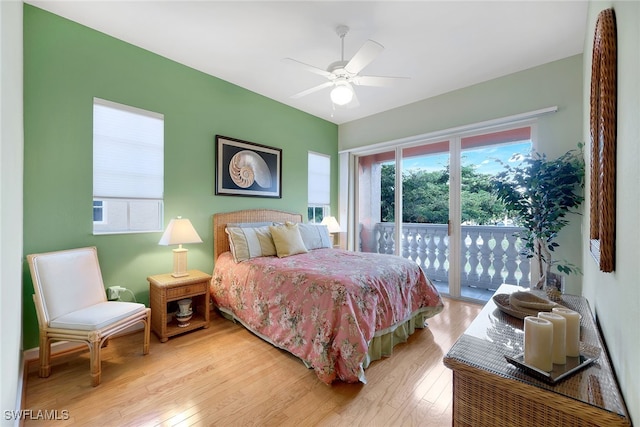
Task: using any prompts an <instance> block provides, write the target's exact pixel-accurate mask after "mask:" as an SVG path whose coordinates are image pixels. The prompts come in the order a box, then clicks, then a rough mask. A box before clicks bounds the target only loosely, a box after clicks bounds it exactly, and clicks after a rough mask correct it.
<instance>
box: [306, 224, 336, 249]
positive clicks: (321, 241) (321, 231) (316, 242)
mask: <svg viewBox="0 0 640 427" xmlns="http://www.w3.org/2000/svg"><path fill="white" fill-rule="evenodd" d="M298 229H299V230H300V236H302V241H303V242H304V246H305V247H306V248H307V249H308V250H313V249H321V248H330V247H332V246H333V245H332V243H331V237H330V236H329V229H328V228H327V226H326V225H321V224H298Z"/></svg>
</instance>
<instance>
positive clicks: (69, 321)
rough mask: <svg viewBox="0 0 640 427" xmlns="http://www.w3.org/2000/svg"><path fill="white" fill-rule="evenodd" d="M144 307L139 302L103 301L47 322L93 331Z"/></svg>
mask: <svg viewBox="0 0 640 427" xmlns="http://www.w3.org/2000/svg"><path fill="white" fill-rule="evenodd" d="M145 309H146V308H145V305H144V304H140V303H135V302H123V301H105V302H101V303H98V304H95V305H92V306H89V307H85V308H81V309H80V310H76V311H72V312H71V313H67V314H65V315H63V316H60V317H58V318H56V319H53V320H51V321H50V322H49V326H50V327H52V328H61V329H78V330H82V331H94V330H97V329H102V328H104V327H105V326H109V325H110V324H112V323H115V322H117V321H119V320H122V319H125V318H127V317H129V316H132V315H134V314H136V313H138V312H141V311H144V310H145Z"/></svg>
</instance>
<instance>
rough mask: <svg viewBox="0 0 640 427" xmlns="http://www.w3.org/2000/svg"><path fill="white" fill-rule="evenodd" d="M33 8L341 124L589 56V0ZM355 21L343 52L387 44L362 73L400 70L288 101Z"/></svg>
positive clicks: (89, 2)
mask: <svg viewBox="0 0 640 427" xmlns="http://www.w3.org/2000/svg"><path fill="white" fill-rule="evenodd" d="M26 3H29V4H32V5H35V6H38V7H40V8H42V9H45V10H48V11H50V12H53V13H55V14H57V15H60V16H63V17H65V18H68V19H71V20H73V21H76V22H79V23H81V24H83V25H86V26H88V27H91V28H94V29H96V30H98V31H101V32H104V33H106V34H109V35H111V36H113V37H116V38H119V39H122V40H124V41H127V42H129V43H131V44H134V45H136V46H139V47H142V48H144V49H147V50H149V51H152V52H155V53H157V54H159V55H162V56H164V57H167V58H170V59H172V60H175V61H177V62H180V63H182V64H185V65H188V66H189V67H192V68H195V69H197V70H200V71H203V72H205V73H208V74H211V75H213V76H216V77H219V78H221V79H223V80H226V81H229V82H231V83H233V84H236V85H238V86H241V87H244V88H246V89H249V90H251V91H253V92H256V93H259V94H261V95H264V96H266V97H269V98H272V99H274V100H277V101H279V102H282V103H284V104H287V105H290V106H292V107H295V108H297V109H300V110H303V111H306V112H308V113H309V114H312V115H314V116H318V117H321V118H323V119H326V120H329V121H331V122H334V123H337V124H341V123H345V122H348V121H352V120H356V119H358V118H362V117H366V116H369V115H372V114H375V113H379V112H381V111H385V110H388V109H391V108H395V107H399V106H402V105H406V104H409V103H412V102H416V101H419V100H422V99H425V98H429V97H432V96H435V95H439V94H442V93H445V92H449V91H451V90H455V89H459V88H462V87H466V86H469V85H473V84H476V83H479V82H483V81H486V80H490V79H493V78H496V77H499V76H503V75H506V74H510V73H513V72H516V71H520V70H524V69H527V68H531V67H535V66H537V65H541V64H544V63H547V62H551V61H555V60H558V59H562V58H566V57H569V56H572V55H576V54H579V53H581V52H582V51H583V41H584V37H585V28H586V23H587V2H586V0H585V1H569V0H566V1H559V0H557V1H517V0H514V1H428V0H423V1H416V0H414V1H406V2H405V1H393V0H387V1H378V2H374V1H326V0H325V1H288V2H285V1H278V2H276V1H269V0H263V1H178V0H174V1H166V0H165V1H153V0H146V1H145V0H138V1H122V0H117V1H93V0H84V1H80V0H74V1H60V0H42V1H31V0H28V1H26ZM340 24H344V25H347V26H349V27H350V31H349V33H348V34H347V36H346V38H345V59H349V58H350V57H351V56H352V55H353V54H354V53H355V52H356V51H357V50H358V49H359V48H360V46H362V44H363V43H364V42H365V41H366V40H367V39H372V40H375V41H376V42H378V43H380V44H382V45H383V46H384V47H385V50H384V51H383V52H382V53H381V54H380V55H379V56H378V57H377V58H376V60H375V61H373V62H372V63H371V64H370V65H369V66H367V67H366V68H365V69H364V70H363V72H362V73H361V74H365V75H382V76H385V75H389V76H404V77H409V78H410V79H407V80H402V81H400V82H398V84H396V85H395V86H394V87H391V88H389V87H383V88H381V87H364V86H356V88H355V90H356V94H357V97H358V100H359V104H360V105H359V106H358V107H356V108H348V107H335V108H334V106H333V105H332V103H331V101H330V99H329V89H324V90H322V91H320V92H316V93H314V94H312V95H309V96H306V97H303V98H300V99H292V98H291V95H293V94H296V93H298V92H300V91H303V90H305V89H308V88H310V87H312V86H316V85H319V84H321V83H323V82H325V81H326V80H325V78H324V77H322V76H320V75H317V74H313V73H310V72H308V71H306V70H305V69H303V68H298V67H296V66H294V65H292V64H290V63H287V62H285V61H283V60H282V59H283V58H287V57H289V58H293V59H296V60H298V61H301V62H304V63H307V64H311V65H313V66H316V67H318V68H323V69H325V68H326V67H327V66H328V65H329V64H330V63H331V62H334V61H337V60H339V59H340V39H339V37H338V36H337V35H336V32H335V29H336V27H337V26H338V25H340Z"/></svg>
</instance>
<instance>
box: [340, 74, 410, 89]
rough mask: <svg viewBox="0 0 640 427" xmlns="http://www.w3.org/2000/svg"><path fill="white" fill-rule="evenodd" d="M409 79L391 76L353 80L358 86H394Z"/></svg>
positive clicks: (356, 78) (360, 77)
mask: <svg viewBox="0 0 640 427" xmlns="http://www.w3.org/2000/svg"><path fill="white" fill-rule="evenodd" d="M408 79H409V77H389V76H356V77H354V78H353V79H352V81H353V83H354V84H356V85H358V86H379V87H383V86H393V85H394V84H395V83H397V82H398V81H401V80H408Z"/></svg>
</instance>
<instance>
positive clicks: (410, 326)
mask: <svg viewBox="0 0 640 427" xmlns="http://www.w3.org/2000/svg"><path fill="white" fill-rule="evenodd" d="M217 308H218V311H219V312H220V314H222V316H223V317H224V318H225V319H228V320H231V321H232V322H234V323H240V324H241V325H242V326H244V327H245V328H246V329H247V330H249V331H250V332H251V333H253V334H254V335H256V336H258V337H260V338H261V339H263V340H264V341H266V342H268V343H269V344H271V345H273V346H274V347H277V348H280V349H282V350H285V351H287V352H288V353H289V354H291V353H290V352H289V351H288V350H287V349H286V348H283V347H281V346H279V345H277V344H275V343H274V342H273V341H271V340H270V339H269V338H267V337H265V336H264V335H262V334H260V333H259V332H256V331H254V330H253V329H251V328H250V327H249V326H247V325H246V324H245V323H244V322H243V321H242V320H240V319H238V318H237V317H236V316H235V315H234V314H233V313H232V312H230V311H228V310H225V309H223V308H220V307H217ZM432 316H433V307H424V308H422V309H420V310H418V312H416V313H414V314H413V315H412V316H411V317H410V318H409V319H408V320H406V321H404V322H400V323H397V324H396V325H393V326H392V327H390V328H387V329H384V330H382V331H378V332H376V333H375V335H374V337H373V339H372V340H371V342H369V351H368V352H367V355H366V357H365V358H364V360H363V361H362V367H363V368H364V369H366V368H368V367H369V365H370V364H371V362H373V361H375V360H379V359H382V358H383V357H389V356H391V354H392V353H393V347H395V346H396V344H401V343H403V342H407V340H408V339H409V337H410V336H411V335H412V334H413V333H414V332H415V331H416V329H422V328H425V327H426V326H427V319H428V318H429V317H432ZM294 356H295V355H294ZM296 357H297V356H296ZM298 359H300V358H298ZM300 360H301V361H302V363H303V364H304V365H305V366H306V367H307V368H309V369H311V368H313V366H311V365H310V364H309V363H308V362H307V361H305V360H303V359H300ZM363 382H364V381H363Z"/></svg>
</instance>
